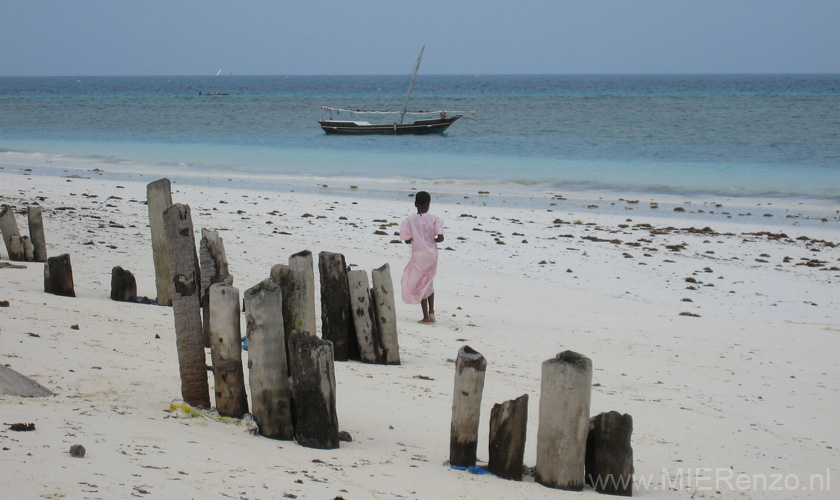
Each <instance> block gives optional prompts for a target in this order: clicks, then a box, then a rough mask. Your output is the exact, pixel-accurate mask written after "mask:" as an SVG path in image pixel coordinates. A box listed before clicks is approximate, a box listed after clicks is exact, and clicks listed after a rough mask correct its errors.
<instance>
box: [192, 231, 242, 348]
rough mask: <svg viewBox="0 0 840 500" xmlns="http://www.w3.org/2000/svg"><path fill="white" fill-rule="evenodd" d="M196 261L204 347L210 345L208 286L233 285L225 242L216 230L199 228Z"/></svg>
mask: <svg viewBox="0 0 840 500" xmlns="http://www.w3.org/2000/svg"><path fill="white" fill-rule="evenodd" d="M198 262H199V267H200V268H201V308H202V310H203V311H204V347H210V308H209V307H208V306H207V304H208V302H209V300H210V298H209V295H208V293H209V290H210V286H211V285H214V284H216V283H224V284H226V285H228V286H233V276H231V274H230V271H229V269H228V262H227V256H226V255H225V243H224V241H222V239H221V238H220V237H219V233H218V231H208V230H207V229H202V230H201V242H200V243H199V245H198Z"/></svg>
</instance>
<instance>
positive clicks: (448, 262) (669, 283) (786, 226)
mask: <svg viewBox="0 0 840 500" xmlns="http://www.w3.org/2000/svg"><path fill="white" fill-rule="evenodd" d="M0 165H2V166H3V167H4V168H3V169H2V170H0V203H3V204H9V205H12V206H14V207H16V209H18V210H21V211H22V210H24V209H25V207H26V205H27V204H32V203H38V204H39V205H41V206H42V207H43V209H44V225H45V228H46V233H47V236H46V237H47V250H48V252H49V254H50V255H58V254H61V253H69V254H70V255H71V259H72V265H73V273H74V278H75V289H76V294H77V297H75V298H67V297H57V296H53V295H48V294H45V293H44V292H43V265H42V264H39V263H26V264H25V265H26V267H25V269H17V268H8V267H2V268H0V301H3V300H8V301H9V305H8V307H2V308H0V363H2V364H4V365H7V366H8V367H10V368H12V369H14V370H16V371H17V372H19V373H21V374H23V375H25V376H27V377H30V378H31V379H33V380H34V381H36V382H37V383H39V384H41V385H43V386H44V387H46V388H47V389H49V390H51V391H53V392H55V393H56V395H55V396H51V397H46V398H23V397H16V396H10V395H0V416H1V417H2V418H0V423H2V424H3V426H2V427H0V467H2V471H3V473H2V476H1V477H2V479H0V491H2V495H0V496H2V497H3V498H10V499H12V498H15V499H17V498H127V497H130V496H133V497H148V498H236V499H250V500H254V499H269V498H300V499H303V498H308V499H333V498H338V497H341V498H345V499H348V500H349V499H366V498H375V499H379V498H420V499H426V498H511V499H514V498H515V499H519V498H581V499H584V498H595V497H599V498H600V496H599V495H598V494H597V493H595V492H594V491H593V490H591V489H588V488H587V489H585V490H584V491H583V492H579V493H572V492H561V491H558V490H553V489H549V488H545V487H543V486H541V485H539V484H537V483H535V482H533V478H526V480H525V481H523V482H521V483H519V482H511V481H505V480H502V479H499V478H496V477H492V476H488V475H473V474H469V473H468V472H462V471H457V470H453V469H450V468H449V467H448V466H447V465H446V461H447V460H448V453H449V448H448V445H449V424H450V417H451V404H452V390H453V377H454V358H455V357H456V355H457V351H458V349H459V348H460V347H461V346H463V345H469V346H471V347H472V348H474V349H476V350H477V351H479V352H481V353H482V354H484V356H485V357H486V358H487V360H488V367H487V375H486V382H485V390H484V399H483V403H482V413H481V428H480V431H479V436H480V440H479V448H478V457H479V459H480V460H487V458H488V452H487V445H488V439H487V436H488V432H489V416H490V410H491V408H492V406H493V404H494V403H501V402H503V401H505V400H508V399H514V398H516V397H518V396H520V395H522V394H528V395H529V397H530V406H529V421H528V432H527V436H528V437H527V443H526V451H525V463H526V465H528V466H534V465H535V463H534V462H535V460H536V436H537V427H538V419H537V415H538V408H539V387H540V366H541V363H542V362H543V361H544V360H546V359H548V358H550V357H553V356H554V355H555V354H556V353H558V352H560V351H563V350H566V349H571V350H574V351H577V352H580V353H582V354H584V355H586V356H588V357H590V358H591V359H592V362H593V366H594V376H593V387H592V405H591V414H592V415H595V414H597V413H600V412H603V411H610V410H616V411H619V412H622V413H629V414H631V415H632V416H633V421H634V431H633V438H632V444H633V449H634V456H635V478H636V483H637V485H636V491H635V492H634V494H635V495H636V496H640V497H646V498H647V497H650V498H739V499H741V498H834V497H836V495H837V493H836V491H837V489H838V488H840V473H838V471H837V464H838V451H837V448H838V446H840V433H839V432H838V431H837V426H836V417H837V408H840V392H838V389H837V388H838V387H840V373H839V372H838V368H837V362H836V359H835V356H836V353H837V352H839V351H840V307H838V297H840V295H839V294H838V293H837V284H838V282H840V270H838V266H840V249H838V248H837V246H836V244H838V243H840V217H838V216H839V215H840V214H838V210H837V206H836V205H832V204H826V203H819V202H813V201H809V200H752V199H741V198H731V199H726V198H718V199H703V198H702V197H695V198H691V199H688V198H681V197H665V196H655V195H649V194H647V195H632V194H628V195H623V194H617V193H561V192H539V193H531V194H529V195H528V197H527V198H525V197H522V196H521V195H520V194H519V193H516V194H513V195H511V194H506V193H500V192H498V191H497V188H496V187H494V186H489V187H481V186H479V187H476V188H475V189H473V187H472V186H463V185H462V186H453V185H449V184H447V185H443V184H441V185H434V184H433V185H427V184H421V183H412V184H411V185H408V186H402V191H401V192H400V193H399V194H398V195H387V194H382V193H380V192H373V191H374V189H373V188H372V187H369V186H365V185H360V181H355V182H353V181H352V180H350V181H351V182H352V185H354V186H356V187H351V182H345V181H344V180H334V179H333V180H329V181H324V180H320V179H302V180H298V182H299V184H298V188H297V189H294V186H292V188H290V189H283V190H256V189H249V188H248V187H246V183H245V182H244V181H243V180H241V179H235V178H232V179H231V180H230V181H229V182H226V181H224V180H223V179H217V180H216V184H217V185H223V186H225V187H212V186H209V185H207V183H202V182H199V181H197V180H195V179H189V178H178V179H174V180H175V182H174V184H173V199H174V201H175V202H180V203H187V204H189V205H190V206H191V207H192V216H193V222H194V224H195V228H196V231H198V230H199V229H200V228H202V227H204V228H207V229H213V230H218V231H219V232H220V235H221V237H222V238H223V239H224V244H225V248H226V251H227V257H228V261H229V263H230V269H231V273H232V274H233V275H234V286H236V287H238V288H239V289H240V291H244V290H245V289H247V288H249V287H250V286H252V285H254V284H256V283H257V282H258V281H259V280H261V279H263V278H265V277H267V276H268V274H269V270H270V268H271V266H272V265H274V264H277V263H284V262H286V261H287V259H288V257H289V255H291V254H293V253H296V252H298V251H301V250H304V249H308V250H310V251H312V252H313V253H314V254H315V255H316V258H317V253H318V252H320V251H331V252H341V253H343V254H344V255H345V257H346V260H347V263H348V264H349V265H351V266H353V268H355V269H364V270H367V271H368V272H370V270H372V269H374V268H376V267H379V266H381V265H382V264H384V263H389V264H390V265H391V268H392V275H393V279H394V281H395V282H396V284H397V289H398V286H399V278H400V275H401V272H402V268H403V266H404V265H405V262H407V260H408V256H409V250H408V248H407V247H406V246H405V245H402V244H399V243H395V242H394V240H397V239H398V237H397V236H396V235H395V234H394V233H395V232H396V231H398V227H397V226H396V225H394V224H398V223H399V222H400V221H401V220H402V219H403V218H404V217H405V216H407V215H408V214H410V213H411V211H412V209H413V204H412V201H411V198H410V197H409V196H408V194H409V193H410V192H411V190H412V189H427V190H429V191H432V192H433V193H439V194H440V195H436V197H435V198H434V199H433V201H432V206H431V212H432V213H435V214H437V215H439V216H441V217H442V218H443V219H444V221H445V224H446V241H445V242H444V243H442V244H441V245H440V247H441V250H442V251H441V254H440V267H439V273H438V277H437V279H436V283H435V289H436V291H437V293H436V299H437V300H436V309H437V310H436V316H437V320H438V322H437V324H435V325H432V326H426V325H419V324H417V320H419V319H420V318H421V312H420V308H419V306H409V305H406V304H403V303H400V302H398V303H397V314H398V322H399V325H398V327H399V341H400V347H401V352H400V354H401V358H402V364H401V365H400V366H382V365H366V364H362V363H359V362H342V363H336V378H337V411H338V417H339V422H340V426H341V429H342V430H345V431H347V432H349V433H350V435H351V436H352V438H353V441H352V442H350V443H341V445H342V446H341V448H340V449H337V450H329V451H324V450H314V449H309V448H304V447H301V446H298V445H297V444H295V443H294V442H288V441H275V440H271V439H267V438H263V437H259V436H254V435H253V434H250V433H249V432H248V431H247V428H245V427H243V426H238V425H235V424H231V423H222V422H218V421H214V420H209V419H200V418H195V419H187V418H178V417H177V416H176V415H175V414H173V413H171V412H170V411H169V408H170V404H171V402H173V401H177V400H179V399H180V381H179V378H178V365H177V356H176V351H175V332H174V325H173V318H172V310H171V308H166V307H159V306H152V305H143V304H128V303H118V302H114V301H111V300H109V295H110V276H111V268H112V267H114V266H122V267H123V268H125V269H128V270H130V271H131V272H132V273H133V274H134V275H135V276H136V278H137V284H138V293H139V294H140V295H145V296H150V297H154V295H155V289H154V272H153V263H152V253H151V238H150V234H149V229H148V227H147V224H148V220H147V219H148V216H147V211H146V206H145V204H144V201H145V186H146V184H147V183H148V182H151V181H153V180H156V179H157V178H159V177H160V176H159V175H156V174H147V175H131V174H125V172H122V173H120V175H121V176H122V177H119V176H118V175H117V173H119V172H117V170H119V169H118V168H117V167H114V166H107V165H105V166H101V165H95V164H93V163H92V162H91V163H89V164H87V166H88V167H89V168H87V169H79V170H75V171H74V170H62V169H58V170H50V171H26V170H25V169H22V168H15V167H14V166H10V165H9V163H8V162H7V163H0ZM94 166H95V167H96V169H97V170H94V168H93V167H94ZM109 169H113V170H114V172H116V173H114V175H110V176H109V173H111V172H109ZM377 189H379V187H378V186H377ZM479 191H481V192H482V194H479ZM674 209H677V210H676V211H675V210H674ZM382 221H385V222H382ZM18 225H19V226H20V227H21V228H25V227H26V218H25V216H22V215H18ZM22 230H24V229H22ZM377 233H379V234H377ZM382 233H384V234H382ZM2 254H3V257H4V260H3V262H8V261H7V259H8V256H7V255H6V254H5V249H3V250H2ZM318 322H319V324H320V318H319V320H318ZM243 332H244V327H243ZM243 355H244V356H247V353H243ZM245 359H247V357H246V358H245ZM208 360H209V352H208ZM246 380H247V379H246ZM210 381H211V386H212V376H211V377H210ZM13 423H34V424H35V426H36V429H35V430H34V431H30V432H16V431H12V430H10V429H9V426H10V425H11V424H13ZM74 444H81V445H83V446H84V447H85V449H86V454H85V456H84V457H82V458H75V457H72V456H71V455H70V453H69V450H70V447H71V446H72V445H74Z"/></svg>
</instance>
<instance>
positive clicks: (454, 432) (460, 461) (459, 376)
mask: <svg viewBox="0 0 840 500" xmlns="http://www.w3.org/2000/svg"><path fill="white" fill-rule="evenodd" d="M486 369H487V360H486V359H484V356H482V355H481V354H480V353H479V352H477V351H476V350H474V349H473V348H472V347H470V346H464V347H461V349H459V350H458V358H457V359H456V360H455V390H454V396H453V398H452V426H451V430H450V436H449V463H450V464H452V465H458V466H461V467H472V466H474V465H475V460H476V451H477V449H478V424H479V418H480V416H481V396H482V394H483V392H484V372H485V371H486Z"/></svg>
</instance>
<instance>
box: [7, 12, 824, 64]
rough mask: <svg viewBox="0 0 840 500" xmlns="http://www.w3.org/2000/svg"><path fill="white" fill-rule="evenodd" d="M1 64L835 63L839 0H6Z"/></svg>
mask: <svg viewBox="0 0 840 500" xmlns="http://www.w3.org/2000/svg"><path fill="white" fill-rule="evenodd" d="M0 13H2V17H0V76H94V75H97V76H98V75H214V74H216V72H217V71H218V70H220V69H221V70H222V72H223V73H224V74H236V75H343V74H354V75H355V74H396V75H403V74H407V73H409V72H410V71H411V69H412V67H413V64H414V62H415V60H416V58H417V54H418V53H419V51H420V47H421V46H423V45H425V46H426V50H425V53H424V55H423V63H422V72H423V73H425V74H628V73H630V74H658V73H838V72H840V50H839V49H840V1H838V0H609V1H607V0H519V1H506V0H495V1H491V0H481V1H477V0H421V1H406V0H389V1H369V0H340V1H336V0H308V1H307V0H299V1H296V2H288V1H284V0H238V1H233V0H202V1H196V0H128V1H124V0H0Z"/></svg>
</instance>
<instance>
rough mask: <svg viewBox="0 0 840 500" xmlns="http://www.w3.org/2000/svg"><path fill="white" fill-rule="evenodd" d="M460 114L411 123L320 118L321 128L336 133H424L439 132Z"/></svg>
mask: <svg viewBox="0 0 840 500" xmlns="http://www.w3.org/2000/svg"><path fill="white" fill-rule="evenodd" d="M461 116H462V115H455V116H449V117H446V118H435V119H432V120H417V121H414V122H412V123H390V124H368V123H359V122H353V121H337V120H321V121H319V122H318V123H319V124H321V129H322V130H323V131H324V132H326V133H327V134H338V135H372V134H378V135H426V134H441V133H443V132H444V131H445V130H446V129H447V128H448V127H449V126H450V125H452V124H453V123H455V121H456V120H457V119H458V118H461Z"/></svg>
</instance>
